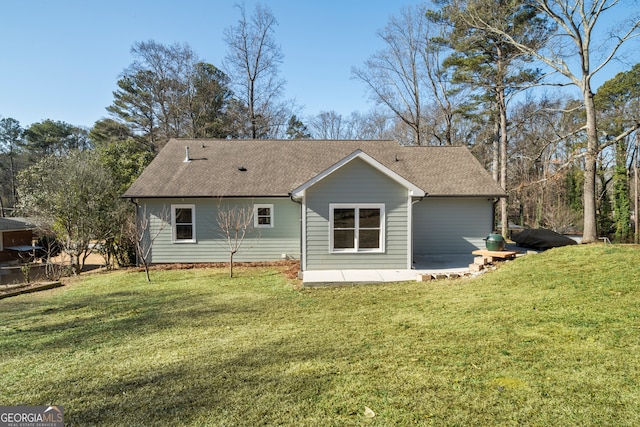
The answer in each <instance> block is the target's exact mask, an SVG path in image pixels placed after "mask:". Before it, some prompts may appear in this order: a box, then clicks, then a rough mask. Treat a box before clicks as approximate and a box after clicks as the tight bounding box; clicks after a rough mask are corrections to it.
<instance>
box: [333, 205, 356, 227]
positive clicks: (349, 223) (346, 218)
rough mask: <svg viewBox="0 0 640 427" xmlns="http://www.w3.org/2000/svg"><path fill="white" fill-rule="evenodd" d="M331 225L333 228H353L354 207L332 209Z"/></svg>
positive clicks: (354, 221)
mask: <svg viewBox="0 0 640 427" xmlns="http://www.w3.org/2000/svg"><path fill="white" fill-rule="evenodd" d="M333 226H334V228H355V226H356V211H355V209H334V210H333Z"/></svg>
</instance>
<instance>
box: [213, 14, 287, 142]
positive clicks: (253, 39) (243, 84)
mask: <svg viewBox="0 0 640 427" xmlns="http://www.w3.org/2000/svg"><path fill="white" fill-rule="evenodd" d="M237 7H238V9H239V10H240V20H239V21H238V24H237V25H236V26H232V27H228V28H226V29H225V31H224V41H225V42H226V44H227V46H228V49H229V50H228V52H227V55H226V56H225V59H224V67H225V69H226V70H227V74H228V75H229V76H230V77H231V80H232V86H233V88H234V92H235V96H236V98H238V99H239V100H240V101H241V102H242V104H243V105H242V107H244V108H241V109H239V110H238V111H240V112H242V113H244V114H246V116H245V118H244V120H242V121H241V122H243V123H244V124H245V126H246V127H248V132H247V136H248V138H250V139H257V138H265V137H268V136H269V135H270V134H271V133H272V132H273V129H272V128H274V127H275V128H278V129H279V128H281V127H285V128H286V124H287V120H288V119H289V117H290V116H291V114H285V110H287V105H286V103H282V102H280V97H281V95H282V93H283V90H284V84H285V80H284V79H282V78H281V77H280V72H279V66H280V64H281V63H282V60H283V54H282V49H281V48H280V46H279V45H278V44H277V43H276V41H275V39H274V31H275V27H276V25H278V21H277V20H276V18H275V16H274V15H273V13H272V12H271V10H270V9H269V8H268V7H267V6H263V5H261V4H260V3H258V4H257V5H256V7H255V10H254V13H253V15H252V16H251V17H247V14H246V11H245V8H244V5H237ZM287 112H288V111H287ZM236 122H240V120H236Z"/></svg>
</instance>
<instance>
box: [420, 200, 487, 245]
mask: <svg viewBox="0 0 640 427" xmlns="http://www.w3.org/2000/svg"><path fill="white" fill-rule="evenodd" d="M413 224H414V235H413V248H414V250H413V252H414V254H415V255H417V256H420V255H430V254H455V253H460V254H462V253H465V254H469V253H471V252H472V251H474V250H476V249H481V248H484V240H483V239H485V238H486V237H487V236H488V235H489V234H490V233H491V231H492V224H493V202H492V201H491V200H488V199H487V198H486V197H484V198H482V197H477V198H444V197H442V198H430V197H425V198H424V199H423V200H422V201H421V202H419V203H416V204H415V205H413Z"/></svg>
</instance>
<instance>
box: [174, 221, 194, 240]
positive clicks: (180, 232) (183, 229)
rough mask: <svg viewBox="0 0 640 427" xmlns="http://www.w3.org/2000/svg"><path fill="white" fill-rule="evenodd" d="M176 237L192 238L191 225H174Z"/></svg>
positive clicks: (181, 238) (178, 238) (182, 238)
mask: <svg viewBox="0 0 640 427" xmlns="http://www.w3.org/2000/svg"><path fill="white" fill-rule="evenodd" d="M176 239H177V240H192V239H193V227H192V226H191V225H190V224H189V225H176Z"/></svg>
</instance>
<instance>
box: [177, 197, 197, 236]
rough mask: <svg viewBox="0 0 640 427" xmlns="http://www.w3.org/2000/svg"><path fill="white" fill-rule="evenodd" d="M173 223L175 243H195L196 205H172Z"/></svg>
mask: <svg viewBox="0 0 640 427" xmlns="http://www.w3.org/2000/svg"><path fill="white" fill-rule="evenodd" d="M171 225H172V240H173V242H174V243H195V242H196V206H195V205H171Z"/></svg>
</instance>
